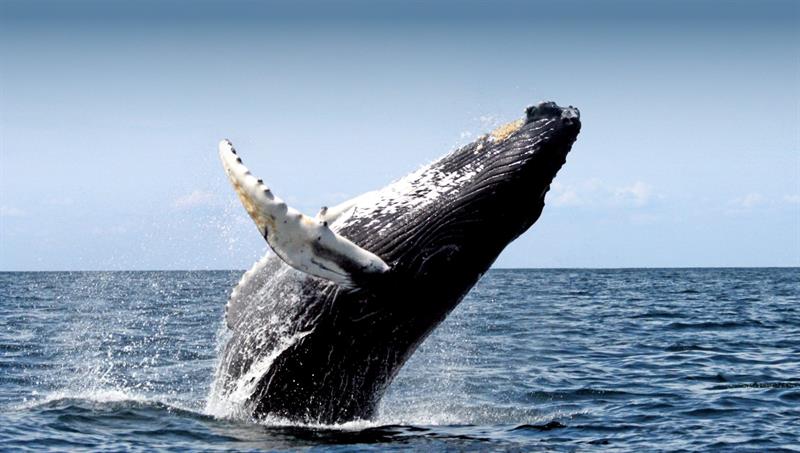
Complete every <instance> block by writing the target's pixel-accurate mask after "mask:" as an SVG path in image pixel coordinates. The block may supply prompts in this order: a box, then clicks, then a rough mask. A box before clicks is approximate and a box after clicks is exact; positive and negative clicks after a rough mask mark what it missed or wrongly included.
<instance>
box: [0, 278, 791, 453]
mask: <svg viewBox="0 0 800 453" xmlns="http://www.w3.org/2000/svg"><path fill="white" fill-rule="evenodd" d="M240 275H241V272H239V271H219V272H54V273H50V272H41V273H0V449H8V450H18V449H26V448H27V449H35V450H46V449H50V450H58V451H61V450H65V449H79V450H90V449H96V450H142V451H149V450H154V449H159V450H174V451H185V450H204V451H208V450H229V449H234V450H303V449H317V450H319V449H321V450H328V449H330V450H341V451H352V450H356V449H362V450H380V451H383V450H387V449H399V450H417V451H441V450H445V451H451V450H511V451H515V450H516V451H531V450H534V451H537V450H547V451H575V450H587V449H602V450H619V451H646V450H674V449H689V450H698V449H700V450H720V449H723V450H725V449H732V450H739V449H741V450H752V451H763V450H770V449H782V450H787V451H792V450H794V451H800V269H797V268H790V269H625V270H568V269H565V270H492V271H490V272H488V273H487V274H486V275H485V276H484V277H483V279H482V280H481V281H480V282H479V283H478V285H477V286H476V287H475V288H474V289H473V290H472V291H471V292H470V294H469V295H468V296H467V297H466V299H465V300H464V301H463V303H462V304H461V305H460V306H458V307H457V308H456V309H455V311H453V313H452V314H451V315H450V316H449V317H448V318H447V320H446V321H445V322H444V323H443V324H442V325H441V326H439V328H438V329H437V330H436V331H435V332H434V333H433V334H432V335H431V337H429V338H428V339H427V340H426V341H425V342H424V343H423V344H422V346H421V347H420V348H419V350H418V351H417V352H416V353H415V355H414V356H413V357H412V358H411V359H410V361H409V362H408V363H407V364H406V366H405V367H404V368H403V369H402V371H401V372H400V374H399V375H398V376H397V378H396V379H395V381H394V383H393V384H392V386H391V387H390V389H389V391H388V393H387V395H386V397H385V398H384V399H383V401H382V403H381V406H380V411H379V414H378V416H377V417H376V418H375V419H374V420H364V421H355V422H351V423H346V424H344V425H338V426H303V425H296V424H292V423H288V422H286V421H281V420H270V421H268V422H260V423H259V422H255V421H252V420H247V419H230V418H223V417H220V414H219V413H215V411H214V410H213V408H210V407H208V406H207V405H206V402H207V401H208V399H209V392H210V389H211V388H212V383H213V382H212V380H213V376H214V368H215V364H216V359H217V355H218V353H219V349H220V348H221V346H222V344H223V342H224V338H225V328H224V323H223V316H224V306H225V301H226V297H227V294H228V292H229V291H230V289H231V288H232V287H233V285H234V284H235V282H236V281H237V280H238V278H239V276H240Z"/></svg>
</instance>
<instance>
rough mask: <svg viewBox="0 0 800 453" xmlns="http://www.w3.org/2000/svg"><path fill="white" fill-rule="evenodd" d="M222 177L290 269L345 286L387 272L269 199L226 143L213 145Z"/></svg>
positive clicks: (321, 224) (322, 224) (319, 224)
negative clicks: (222, 172)
mask: <svg viewBox="0 0 800 453" xmlns="http://www.w3.org/2000/svg"><path fill="white" fill-rule="evenodd" d="M219 155H220V159H221V160H222V166H223V167H224V168H225V173H226V174H227V175H228V179H229V180H230V182H231V184H232V185H233V189H234V190H235V191H236V194H237V195H238V196H239V200H241V202H242V205H244V208H245V210H246V211H247V213H248V214H249V215H250V217H251V218H252V219H253V221H254V222H255V224H256V227H257V228H258V232H259V233H261V236H263V237H264V239H266V241H267V243H268V244H269V246H270V247H271V248H272V250H273V251H274V252H275V254H276V255H277V256H278V257H279V258H281V259H282V260H283V261H284V262H286V264H288V265H289V266H292V267H293V268H295V269H297V270H299V271H302V272H305V273H307V274H311V275H314V276H316V277H320V278H324V279H327V280H331V281H333V282H335V283H338V284H339V285H342V286H345V287H354V286H358V285H359V283H360V282H364V281H367V280H368V278H369V277H370V276H371V275H374V274H381V273H384V272H386V271H388V270H389V266H388V265H387V264H386V263H385V262H383V260H382V259H381V258H380V257H378V256H377V255H375V254H373V253H371V252H369V251H368V250H364V249H363V248H361V247H359V246H358V245H356V244H354V243H353V242H351V241H350V240H349V239H347V238H345V237H344V236H341V235H339V234H337V233H335V232H334V231H333V230H331V229H330V228H329V227H328V223H327V221H326V220H315V219H312V218H311V217H308V216H306V215H304V214H302V213H300V212H299V211H297V210H296V209H293V208H291V207H289V206H287V205H286V203H285V202H284V201H283V200H281V199H280V198H278V197H277V196H275V195H274V194H273V193H272V191H271V190H270V189H269V188H268V187H267V186H266V185H265V184H264V182H263V181H262V180H260V179H258V178H256V177H255V176H253V175H252V174H251V173H250V170H248V169H247V167H245V166H244V164H243V163H242V159H241V158H239V156H238V155H237V154H236V150H235V149H234V148H233V145H232V144H231V142H229V141H228V140H222V141H221V142H220V143H219Z"/></svg>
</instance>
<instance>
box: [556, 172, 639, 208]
mask: <svg viewBox="0 0 800 453" xmlns="http://www.w3.org/2000/svg"><path fill="white" fill-rule="evenodd" d="M551 189H552V193H551V194H550V196H549V197H548V201H549V202H551V203H552V204H553V205H555V206H617V207H620V206H621V207H633V208H641V207H644V206H646V205H648V204H649V203H650V202H651V201H652V200H653V198H654V194H653V188H652V186H651V185H649V184H647V183H645V182H643V181H635V182H633V183H631V184H628V185H625V186H613V185H610V184H606V183H604V182H603V181H601V180H599V179H596V178H593V179H589V180H586V181H583V182H581V183H577V184H561V183H558V182H554V183H553V184H552V186H551Z"/></svg>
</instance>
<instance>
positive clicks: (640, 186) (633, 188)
mask: <svg viewBox="0 0 800 453" xmlns="http://www.w3.org/2000/svg"><path fill="white" fill-rule="evenodd" d="M652 193H653V189H652V188H651V187H650V186H649V185H648V184H645V183H643V182H642V181H636V182H635V183H633V184H631V185H630V186H625V187H619V188H617V189H615V190H614V198H615V200H617V202H619V203H622V204H629V205H633V206H637V207H640V206H644V205H646V204H647V203H648V202H649V201H650V197H651V195H652Z"/></svg>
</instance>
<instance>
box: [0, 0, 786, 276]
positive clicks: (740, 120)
mask: <svg viewBox="0 0 800 453" xmlns="http://www.w3.org/2000/svg"><path fill="white" fill-rule="evenodd" d="M428 3H429V2H393V1H385V2H369V1H363V2H361V1H358V2H353V1H350V2H344V3H337V4H336V6H333V5H331V4H329V3H317V2H308V1H304V2H293V3H291V4H288V2H287V3H286V4H271V3H267V2H215V3H208V2H194V1H192V2H190V1H180V2H176V1H157V2H156V1H136V2H117V1H111V2H105V1H104V2H80V1H72V2H43V1H9V0H3V1H2V2H0V8H1V9H0V115H2V116H1V117H0V127H1V128H2V129H0V133H1V135H2V139H1V140H2V142H1V143H0V209H1V210H0V270H69V269H186V268H191V269H206V268H211V269H219V268H245V267H249V266H250V264H252V262H253V261H254V260H256V259H257V258H258V257H259V256H260V255H261V254H263V252H264V249H265V244H264V242H263V240H262V239H261V237H260V236H259V234H258V232H257V231H256V228H255V227H254V226H253V225H252V223H251V221H250V220H249V218H247V217H246V215H245V213H244V210H243V209H242V208H241V207H240V205H239V203H238V201H237V200H236V199H235V196H234V194H233V191H232V190H231V189H230V187H229V186H228V183H227V181H226V179H225V177H224V174H223V172H222V169H221V166H220V164H219V162H218V158H217V155H216V144H217V141H218V140H219V139H220V138H223V137H228V138H230V139H231V140H232V141H233V142H234V143H235V144H236V146H237V149H239V151H240V152H241V154H242V155H243V157H244V159H245V161H246V162H247V163H248V166H249V167H250V168H251V169H253V170H254V172H255V173H256V174H257V175H259V176H261V177H263V178H264V179H265V180H266V181H267V182H268V183H269V184H270V185H271V186H272V188H273V189H274V191H275V192H276V193H277V194H279V195H280V196H282V197H283V198H286V199H287V200H288V201H289V202H290V203H291V204H293V205H295V207H298V208H300V209H301V210H303V211H305V212H306V213H308V214H312V215H313V214H314V213H315V212H316V211H317V209H318V208H319V207H320V206H322V205H332V204H335V203H337V202H339V201H342V200H344V199H346V198H349V197H351V196H354V195H357V194H359V193H361V192H364V191H367V190H371V189H374V188H378V187H381V186H383V185H385V184H386V183H388V182H390V181H391V180H393V179H396V178H398V177H400V176H403V175H404V174H406V173H408V172H409V171H411V170H414V169H416V168H417V167H419V166H420V165H421V164H424V163H427V162H429V161H431V160H433V159H435V158H436V157H438V156H440V155H442V154H444V153H445V152H447V151H449V150H451V149H453V148H454V147H455V146H457V145H459V144H463V143H466V142H468V141H470V140H471V139H472V138H474V137H476V136H478V135H480V134H482V133H483V132H487V131H488V130H490V129H491V128H493V127H494V126H496V125H497V124H499V123H501V122H505V121H509V120H513V119H515V118H518V117H519V116H521V115H522V113H523V110H524V108H525V107H526V106H527V105H529V104H531V103H534V102H536V101H539V100H544V99H548V100H554V101H556V102H559V103H561V104H573V105H576V106H578V107H579V108H580V109H581V112H582V120H583V130H582V132H581V135H580V136H579V138H578V141H577V142H576V144H575V146H574V148H573V151H572V153H571V154H570V155H569V158H568V161H567V163H566V165H565V166H564V168H563V169H562V170H561V172H560V173H559V175H558V177H557V178H556V183H555V184H554V186H553V189H552V191H551V192H550V193H549V194H548V196H547V199H546V203H547V206H546V207H545V211H544V213H543V215H542V217H541V219H540V220H539V222H538V223H537V224H536V225H534V227H533V228H532V229H531V230H530V231H529V232H528V233H526V234H525V235H524V236H523V237H521V238H520V239H518V240H517V241H516V242H514V243H513V244H511V245H510V246H509V247H508V248H507V249H506V251H505V252H504V253H503V255H501V257H500V258H499V260H498V261H497V263H496V265H497V266H500V267H649V266H770V265H774V266H798V265H800V182H799V181H800V33H799V32H798V31H797V30H798V28H800V27H798V23H800V13H799V11H798V9H799V8H800V7H798V5H800V3H798V2H794V1H786V2H775V1H757V2H756V1H753V2H735V1H719V2H704V1H669V2H666V1H665V2H639V1H624V2H623V1H615V2H603V3H602V4H600V2H594V1H567V2H550V1H548V2H463V1H458V2H456V1H453V2H438V3H437V4H436V6H430V5H428ZM525 203H526V199H525V197H524V194H520V199H519V206H520V209H524V208H525Z"/></svg>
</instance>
